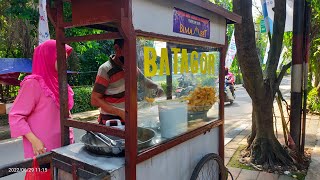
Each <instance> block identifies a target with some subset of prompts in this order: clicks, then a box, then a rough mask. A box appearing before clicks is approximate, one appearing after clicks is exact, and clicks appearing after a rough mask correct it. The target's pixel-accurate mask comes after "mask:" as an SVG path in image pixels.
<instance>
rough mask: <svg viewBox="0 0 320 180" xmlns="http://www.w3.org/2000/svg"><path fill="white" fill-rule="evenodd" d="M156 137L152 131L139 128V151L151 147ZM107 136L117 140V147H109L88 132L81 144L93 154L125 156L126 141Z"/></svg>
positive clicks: (82, 138)
mask: <svg viewBox="0 0 320 180" xmlns="http://www.w3.org/2000/svg"><path fill="white" fill-rule="evenodd" d="M155 135H156V133H155V131H154V130H152V129H149V128H143V127H138V151H139V150H141V149H144V148H146V147H149V146H150V145H151V143H152V139H153V138H154V137H155ZM106 136H107V137H109V138H111V139H113V140H115V141H116V142H117V146H108V145H106V144H105V143H103V142H102V141H101V140H99V139H98V138H96V137H95V136H94V135H92V134H90V133H88V132H87V133H86V134H84V135H83V136H82V137H81V142H82V143H83V144H84V145H85V149H86V150H87V151H89V152H91V153H94V154H99V155H110V156H123V155H124V148H125V141H124V139H121V138H118V137H114V136H109V135H106Z"/></svg>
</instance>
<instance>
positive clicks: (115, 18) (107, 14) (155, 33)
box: [0, 0, 241, 180]
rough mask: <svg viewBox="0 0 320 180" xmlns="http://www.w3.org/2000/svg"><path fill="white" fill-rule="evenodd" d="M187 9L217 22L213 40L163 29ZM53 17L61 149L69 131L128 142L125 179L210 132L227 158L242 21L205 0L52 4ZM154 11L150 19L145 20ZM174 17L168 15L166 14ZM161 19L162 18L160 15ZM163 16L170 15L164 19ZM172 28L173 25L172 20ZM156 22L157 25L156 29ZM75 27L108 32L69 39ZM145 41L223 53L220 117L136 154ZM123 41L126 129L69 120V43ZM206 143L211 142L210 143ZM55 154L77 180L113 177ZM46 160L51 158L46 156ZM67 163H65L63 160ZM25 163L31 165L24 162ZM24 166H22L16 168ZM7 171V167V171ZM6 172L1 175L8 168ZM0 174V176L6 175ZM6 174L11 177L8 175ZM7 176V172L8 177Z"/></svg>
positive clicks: (70, 0) (71, 0) (102, 0)
mask: <svg viewBox="0 0 320 180" xmlns="http://www.w3.org/2000/svg"><path fill="white" fill-rule="evenodd" d="M65 2H68V3H70V4H71V6H72V20H71V21H69V22H66V21H65V20H64V12H63V4H64V3H65ZM174 7H177V8H183V9H185V10H190V11H191V12H194V13H200V14H203V15H204V16H206V17H208V18H212V20H213V21H216V22H214V24H212V26H211V28H212V29H211V37H209V38H208V39H205V38H200V37H194V36H188V35H184V34H177V33H173V32H172V29H171V28H168V27H165V28H164V29H165V30H163V28H158V27H159V26H158V25H159V24H160V26H161V25H162V24H161V23H163V22H161V21H160V19H164V20H168V19H166V17H168V16H170V17H171V19H172V14H170V12H171V11H173V8H174ZM47 11H48V17H49V19H50V20H51V22H52V24H53V25H54V27H55V30H56V40H57V57H58V74H59V87H60V89H59V91H60V102H61V105H60V113H61V114H60V118H61V132H62V134H61V138H62V139H61V140H62V146H64V147H66V146H68V145H69V133H68V130H69V127H74V128H79V129H84V130H87V131H95V132H101V133H105V134H108V135H112V136H117V137H120V138H124V139H125V142H126V143H125V168H124V171H125V173H124V174H125V179H133V180H134V179H136V178H137V171H138V170H139V169H137V165H138V164H139V163H142V162H146V161H147V160H150V159H151V158H152V157H156V156H158V155H161V154H162V153H165V152H167V151H168V150H170V149H172V148H175V147H178V146H179V145H181V144H183V143H185V142H188V141H190V140H192V139H194V138H196V137H198V136H200V135H203V134H206V133H207V134H209V133H210V131H211V130H212V129H214V128H215V129H217V135H218V137H217V138H218V143H217V144H212V146H218V154H219V156H220V157H222V158H223V157H224V100H223V99H224V97H223V95H224V65H225V64H224V59H225V57H226V50H227V39H226V30H227V24H232V23H241V17H240V16H238V15H236V14H234V13H231V12H229V11H227V10H225V9H224V8H222V7H219V6H217V5H215V4H212V3H211V2H206V1H203V0H180V1H179V0H173V1H169V0H163V1H159V0H91V1H87V0H55V1H54V2H51V1H50V0H47ZM147 13H149V14H150V16H152V15H153V16H152V17H151V18H150V17H149V18H148V17H144V16H146V14H147ZM166 13H169V14H166ZM159 15H160V17H157V16H159ZM161 15H163V16H165V17H161ZM167 23H169V24H172V23H171V22H167ZM155 24H156V25H155ZM74 27H89V28H95V29H100V30H105V31H106V33H104V34H93V35H86V36H81V37H66V36H65V30H66V29H68V28H74ZM137 37H145V38H151V39H161V40H164V41H166V42H172V43H180V44H187V45H194V46H209V47H215V48H218V49H219V52H220V63H219V64H220V67H219V84H220V85H219V99H220V103H219V119H218V120H216V121H212V122H210V123H206V124H205V125H203V126H201V127H199V128H196V129H194V130H192V131H189V132H186V133H183V134H181V135H179V136H177V137H175V138H174V139H171V140H169V141H166V142H164V143H161V144H159V145H156V146H153V147H150V148H148V149H146V150H144V151H142V152H140V153H139V154H138V152H137V143H136V142H137V136H132V134H137V103H136V102H137V79H136V66H137V63H136V39H137ZM119 38H123V39H124V41H125V45H124V53H125V54H124V57H125V59H126V61H125V69H126V73H125V92H126V97H130V98H126V99H125V111H126V119H130V121H127V122H126V128H125V131H123V130H119V129H116V128H112V127H106V126H102V125H98V124H92V123H86V122H80V121H75V120H72V119H69V118H68V117H69V112H68V108H67V104H68V103H67V102H68V96H67V93H66V92H67V73H66V72H67V65H66V63H64V62H65V58H66V56H65V48H64V47H65V44H67V43H70V42H82V41H92V40H109V39H119ZM207 141H210V139H209V140H208V139H207ZM50 156H53V166H54V167H59V168H60V169H64V170H65V171H68V172H69V173H70V174H72V177H73V179H78V178H81V177H82V178H89V177H95V176H97V175H98V174H100V176H99V177H100V178H103V177H106V176H107V175H108V174H109V173H108V172H103V171H102V170H99V169H95V168H94V167H93V166H92V165H86V164H84V163H81V162H78V161H76V160H70V159H65V157H62V156H61V155H57V154H55V153H53V155H52V154H50ZM45 159H46V161H47V158H45ZM63 161H64V162H63ZM25 165H26V162H25ZM15 166H17V167H20V165H17V164H16V165H15ZM5 168H6V167H5ZM5 168H2V171H3V170H4V169H5ZM2 171H0V173H2ZM4 174H6V173H4ZM6 175H8V173H7V174H6Z"/></svg>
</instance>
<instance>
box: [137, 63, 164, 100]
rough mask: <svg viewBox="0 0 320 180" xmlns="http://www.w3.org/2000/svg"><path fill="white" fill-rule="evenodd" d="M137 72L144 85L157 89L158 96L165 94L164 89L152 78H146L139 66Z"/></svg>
mask: <svg viewBox="0 0 320 180" xmlns="http://www.w3.org/2000/svg"><path fill="white" fill-rule="evenodd" d="M137 73H138V80H139V81H140V82H141V83H142V85H143V86H145V87H147V88H148V89H156V90H157V96H158V97H160V96H162V95H163V93H164V91H163V89H162V88H161V87H160V86H159V85H158V84H156V83H155V82H153V81H152V80H151V79H148V78H146V77H145V76H144V74H143V73H142V72H141V70H140V69H139V68H137Z"/></svg>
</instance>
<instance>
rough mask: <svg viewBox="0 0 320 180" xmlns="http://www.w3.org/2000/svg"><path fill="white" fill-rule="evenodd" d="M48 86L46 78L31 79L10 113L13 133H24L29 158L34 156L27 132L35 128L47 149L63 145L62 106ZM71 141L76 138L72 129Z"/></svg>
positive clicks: (19, 134) (25, 151)
mask: <svg viewBox="0 0 320 180" xmlns="http://www.w3.org/2000/svg"><path fill="white" fill-rule="evenodd" d="M44 87H46V85H45V82H44V81H41V80H40V81H39V80H36V79H27V80H26V81H25V82H24V83H23V85H22V86H21V89H20V91H19V95H18V97H17V98H16V100H15V102H14V104H13V107H12V109H11V111H10V113H9V124H10V129H11V137H13V138H16V137H19V136H23V147H24V157H25V158H32V157H33V156H34V153H33V149H32V144H31V143H30V142H29V140H28V139H27V138H26V137H25V136H24V135H25V134H27V133H29V132H31V131H32V132H33V133H34V134H35V136H36V137H38V138H39V139H40V140H41V141H42V142H43V143H44V146H45V147H46V148H47V151H51V150H52V149H55V148H58V147H61V136H60V134H61V133H60V132H61V131H60V110H59V108H58V106H57V105H56V104H55V102H54V101H53V99H52V98H51V97H50V96H49V95H48V92H45V90H46V88H44ZM47 90H48V89H47ZM70 141H71V142H73V131H72V129H71V130H70Z"/></svg>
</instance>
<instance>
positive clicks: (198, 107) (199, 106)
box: [186, 86, 218, 112]
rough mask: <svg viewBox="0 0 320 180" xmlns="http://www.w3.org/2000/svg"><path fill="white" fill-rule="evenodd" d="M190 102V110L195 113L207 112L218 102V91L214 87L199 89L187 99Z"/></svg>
mask: <svg viewBox="0 0 320 180" xmlns="http://www.w3.org/2000/svg"><path fill="white" fill-rule="evenodd" d="M186 100H188V101H189V102H188V110H189V111H193V112H199V111H207V110H209V109H210V108H211V107H212V105H213V104H214V103H215V102H217V101H218V98H217V97H216V91H215V89H214V88H213V87H210V86H204V87H197V88H196V89H195V90H194V91H193V92H191V93H190V94H189V96H188V97H187V98H186Z"/></svg>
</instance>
